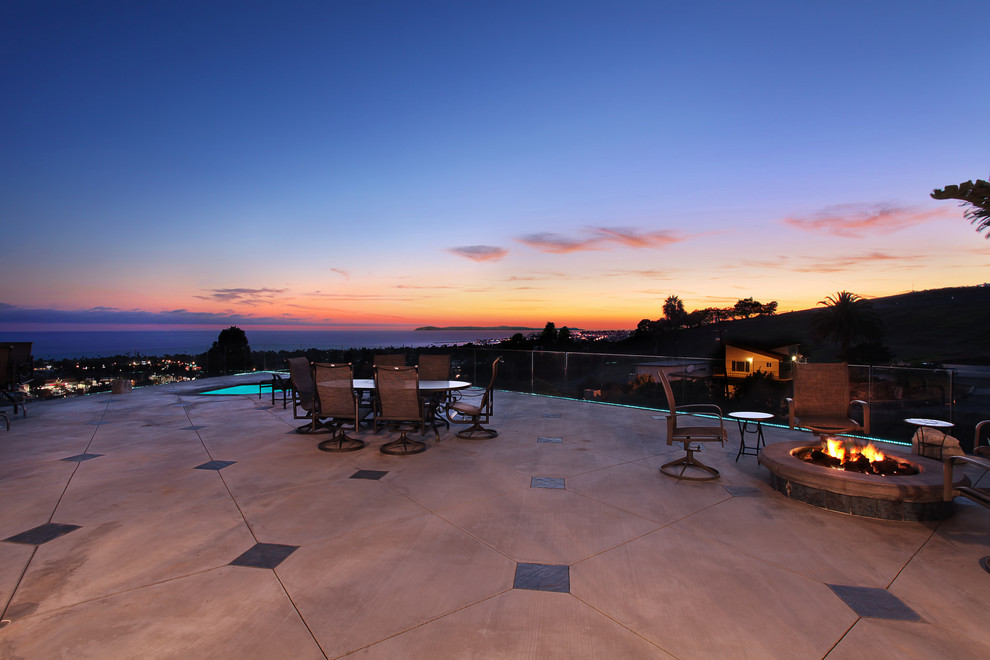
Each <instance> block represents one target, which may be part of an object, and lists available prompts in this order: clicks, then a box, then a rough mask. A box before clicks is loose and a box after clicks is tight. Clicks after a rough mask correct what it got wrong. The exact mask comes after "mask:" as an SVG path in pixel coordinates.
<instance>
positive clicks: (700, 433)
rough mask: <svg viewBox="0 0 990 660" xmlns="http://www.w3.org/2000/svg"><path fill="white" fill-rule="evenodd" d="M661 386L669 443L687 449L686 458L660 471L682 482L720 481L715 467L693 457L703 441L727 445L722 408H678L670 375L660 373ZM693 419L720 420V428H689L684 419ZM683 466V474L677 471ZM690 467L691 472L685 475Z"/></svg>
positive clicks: (693, 405)
mask: <svg viewBox="0 0 990 660" xmlns="http://www.w3.org/2000/svg"><path fill="white" fill-rule="evenodd" d="M657 375H658V376H659V377H660V383H661V384H662V385H663V393H664V395H665V396H666V397H667V409H668V410H669V411H670V414H669V415H667V444H668V445H672V444H674V443H675V442H679V443H681V444H682V445H683V447H684V452H685V455H684V456H682V457H681V458H679V459H677V460H676V461H671V462H669V463H664V464H663V465H661V466H660V471H661V472H662V473H664V474H665V475H667V476H668V477H673V478H675V479H683V480H687V481H711V480H712V479H718V477H719V472H718V470H716V469H715V468H713V467H711V466H709V465H705V464H704V463H702V462H701V461H699V460H698V459H697V458H695V456H694V452H696V451H699V450H700V449H701V445H700V444H696V443H702V442H717V443H719V444H721V445H722V446H725V441H726V439H727V438H728V435H727V433H726V430H725V423H724V421H723V419H722V409H721V408H719V407H718V406H717V405H715V404H714V403H691V404H686V405H680V406H678V405H677V403H676V402H675V401H674V390H673V388H671V386H670V381H669V380H667V375H666V374H665V373H664V372H663V371H658V372H657ZM686 417H691V418H692V420H691V422H692V423H694V422H695V420H698V419H711V418H712V417H714V418H715V419H717V420H718V426H715V425H714V424H706V425H701V426H686V425H685V424H684V420H685V418H686ZM678 467H680V471H677V468H678ZM688 468H691V470H692V471H691V472H686V471H687V469H688ZM699 471H700V472H701V474H699V473H698V472H699Z"/></svg>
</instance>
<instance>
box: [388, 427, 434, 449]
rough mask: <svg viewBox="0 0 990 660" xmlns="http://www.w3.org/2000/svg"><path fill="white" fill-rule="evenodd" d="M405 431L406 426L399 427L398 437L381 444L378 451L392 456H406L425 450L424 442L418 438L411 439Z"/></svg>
mask: <svg viewBox="0 0 990 660" xmlns="http://www.w3.org/2000/svg"><path fill="white" fill-rule="evenodd" d="M407 431H408V429H406V428H402V429H400V430H399V438H398V439H397V440H393V441H392V442H386V443H385V444H384V445H382V446H381V449H380V450H379V451H381V453H383V454H390V455H392V456H408V455H410V454H419V453H421V452H424V451H426V443H425V442H420V441H419V440H411V439H410V438H408V437H407V436H406V432H407Z"/></svg>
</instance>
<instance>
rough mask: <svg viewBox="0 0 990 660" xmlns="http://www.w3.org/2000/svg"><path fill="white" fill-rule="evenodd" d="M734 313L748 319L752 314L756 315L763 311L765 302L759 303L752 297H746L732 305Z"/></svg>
mask: <svg viewBox="0 0 990 660" xmlns="http://www.w3.org/2000/svg"><path fill="white" fill-rule="evenodd" d="M732 311H733V313H735V315H736V316H741V317H743V318H744V319H748V318H749V317H750V316H755V315H756V314H759V313H760V312H761V311H763V304H762V303H759V302H757V301H755V300H753V299H752V298H744V299H742V300H739V301H738V302H736V304H735V305H734V306H733V307H732Z"/></svg>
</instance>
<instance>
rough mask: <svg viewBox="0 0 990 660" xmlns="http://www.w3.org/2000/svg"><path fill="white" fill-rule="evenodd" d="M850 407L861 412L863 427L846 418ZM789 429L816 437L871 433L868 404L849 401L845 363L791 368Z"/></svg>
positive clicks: (788, 407) (788, 405)
mask: <svg viewBox="0 0 990 660" xmlns="http://www.w3.org/2000/svg"><path fill="white" fill-rule="evenodd" d="M852 404H858V405H860V406H862V409H863V423H862V424H860V423H859V422H857V421H856V420H854V419H852V418H851V417H850V416H849V412H850V408H851V407H852ZM787 412H788V423H789V425H790V427H791V428H792V429H793V428H799V427H804V428H806V429H808V430H810V431H811V432H812V433H814V434H815V435H817V436H830V435H840V434H843V433H860V432H862V433H866V434H869V433H870V404H868V403H867V402H866V401H861V400H859V399H854V400H852V401H850V399H849V367H848V365H847V364H846V363H844V362H831V363H818V364H814V363H800V362H799V363H797V364H795V365H794V396H793V397H792V398H789V399H787Z"/></svg>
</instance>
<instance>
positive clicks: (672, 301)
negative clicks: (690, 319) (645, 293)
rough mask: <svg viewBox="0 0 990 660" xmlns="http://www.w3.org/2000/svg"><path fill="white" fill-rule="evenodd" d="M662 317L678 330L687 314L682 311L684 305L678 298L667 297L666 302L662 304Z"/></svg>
mask: <svg viewBox="0 0 990 660" xmlns="http://www.w3.org/2000/svg"><path fill="white" fill-rule="evenodd" d="M663 317H664V318H665V319H667V322H668V323H669V324H670V326H671V327H674V328H679V327H680V326H681V325H682V324H683V323H684V319H685V318H687V312H686V311H684V303H683V302H681V299H680V298H678V297H677V296H667V300H665V301H664V303H663Z"/></svg>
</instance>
